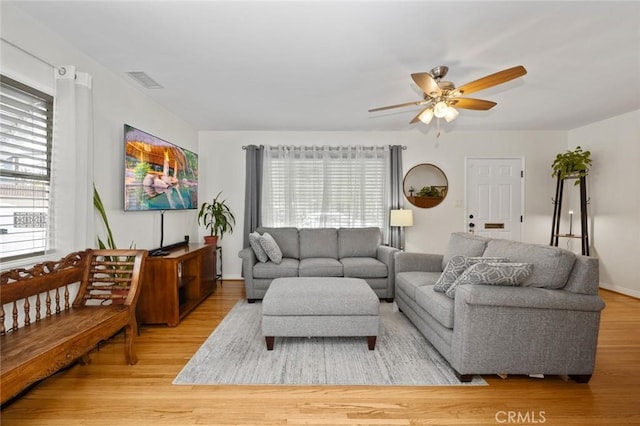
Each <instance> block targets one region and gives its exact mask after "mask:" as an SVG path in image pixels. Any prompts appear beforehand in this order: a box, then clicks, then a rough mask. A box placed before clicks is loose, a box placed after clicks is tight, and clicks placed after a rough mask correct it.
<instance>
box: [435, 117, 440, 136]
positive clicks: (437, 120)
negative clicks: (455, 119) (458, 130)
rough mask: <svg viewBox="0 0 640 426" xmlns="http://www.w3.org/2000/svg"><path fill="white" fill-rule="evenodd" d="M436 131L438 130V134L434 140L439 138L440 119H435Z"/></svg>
mask: <svg viewBox="0 0 640 426" xmlns="http://www.w3.org/2000/svg"><path fill="white" fill-rule="evenodd" d="M436 129H437V130H438V133H437V134H436V138H439V137H440V118H436Z"/></svg>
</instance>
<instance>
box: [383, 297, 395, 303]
mask: <svg viewBox="0 0 640 426" xmlns="http://www.w3.org/2000/svg"><path fill="white" fill-rule="evenodd" d="M382 300H384V301H385V302H387V303H393V297H387V298H386V299H382Z"/></svg>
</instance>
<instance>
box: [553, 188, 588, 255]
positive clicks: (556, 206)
mask: <svg viewBox="0 0 640 426" xmlns="http://www.w3.org/2000/svg"><path fill="white" fill-rule="evenodd" d="M568 179H579V180H580V181H579V185H580V235H573V234H572V233H569V234H561V233H560V217H561V211H562V194H563V188H564V181H565V180H568ZM587 204H588V202H587V181H586V178H585V177H584V176H583V177H566V178H564V179H561V178H560V176H558V183H557V185H556V198H555V199H554V200H553V221H552V222H551V242H550V243H549V245H551V246H556V247H558V241H559V239H560V238H579V239H580V240H581V242H582V254H583V255H584V256H589V227H588V223H587Z"/></svg>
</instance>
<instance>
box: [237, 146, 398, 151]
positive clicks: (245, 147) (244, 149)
mask: <svg viewBox="0 0 640 426" xmlns="http://www.w3.org/2000/svg"><path fill="white" fill-rule="evenodd" d="M406 149H407V146H406V145H402V150H403V151H405V150H406ZM242 150H243V151H246V150H247V146H246V145H242Z"/></svg>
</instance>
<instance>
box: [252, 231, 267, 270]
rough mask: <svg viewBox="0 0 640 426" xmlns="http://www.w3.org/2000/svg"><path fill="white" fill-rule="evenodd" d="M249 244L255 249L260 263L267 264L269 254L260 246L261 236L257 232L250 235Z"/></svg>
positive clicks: (254, 251)
mask: <svg viewBox="0 0 640 426" xmlns="http://www.w3.org/2000/svg"><path fill="white" fill-rule="evenodd" d="M249 244H250V245H251V248H252V249H253V253H255V255H256V258H257V259H258V261H260V262H262V263H265V262H266V261H267V260H269V256H267V252H265V251H264V249H263V248H262V246H261V245H260V234H258V233H257V232H252V233H250V234H249Z"/></svg>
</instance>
